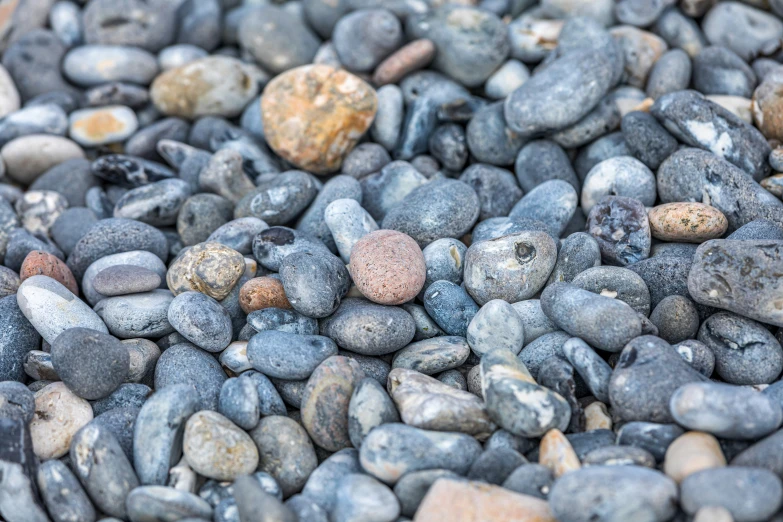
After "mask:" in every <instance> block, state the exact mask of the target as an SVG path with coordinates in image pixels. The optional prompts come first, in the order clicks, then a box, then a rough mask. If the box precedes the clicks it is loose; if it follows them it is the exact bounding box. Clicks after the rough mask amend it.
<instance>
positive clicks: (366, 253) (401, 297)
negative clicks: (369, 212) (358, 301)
mask: <svg viewBox="0 0 783 522" xmlns="http://www.w3.org/2000/svg"><path fill="white" fill-rule="evenodd" d="M349 271H350V273H351V278H353V281H354V283H355V284H356V287H357V288H358V289H359V291H360V292H361V293H362V294H363V295H364V296H365V297H366V298H367V299H369V300H370V301H373V302H376V303H380V304H385V305H398V304H402V303H405V302H407V301H410V300H411V299H413V298H415V297H416V296H417V295H418V293H419V292H420V291H421V289H422V287H423V286H424V280H425V279H426V277H427V266H426V264H425V263H424V254H422V252H421V248H419V245H418V244H417V243H416V241H415V240H414V239H413V238H412V237H410V236H408V235H407V234H403V233H402V232H397V231H395V230H376V231H375V232H370V233H369V234H367V235H366V236H364V237H363V238H361V239H360V240H359V241H357V242H356V244H355V245H354V246H353V250H351V264H350V266H349Z"/></svg>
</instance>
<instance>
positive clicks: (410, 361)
mask: <svg viewBox="0 0 783 522" xmlns="http://www.w3.org/2000/svg"><path fill="white" fill-rule="evenodd" d="M469 356H470V346H469V345H468V343H467V342H466V341H465V339H464V338H463V337H459V336H455V335H453V336H448V335H447V336H441V337H433V338H432V339H425V340H423V341H418V342H415V343H411V344H409V345H408V346H406V347H405V348H403V349H402V350H400V351H398V352H397V353H396V354H394V359H393V360H392V367H393V368H406V369H409V370H416V371H417V372H420V373H423V374H425V375H433V374H436V373H440V372H443V371H446V370H450V369H452V368H459V367H460V366H462V364H463V363H464V362H465V361H466V360H467V359H468V357H469Z"/></svg>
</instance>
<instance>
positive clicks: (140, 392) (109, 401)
mask: <svg viewBox="0 0 783 522" xmlns="http://www.w3.org/2000/svg"><path fill="white" fill-rule="evenodd" d="M151 394H152V390H151V389H150V387H149V386H147V385H146V384H138V383H125V384H120V386H119V387H118V388H117V389H116V390H114V391H113V392H112V393H111V394H109V395H108V396H107V397H104V398H103V399H98V400H97V401H93V402H92V403H91V405H92V412H93V414H94V415H95V416H98V415H100V414H102V413H105V412H107V411H109V410H113V409H116V408H134V409H138V408H141V406H142V405H143V404H144V403H145V402H146V401H147V399H148V398H149V396H150V395H151Z"/></svg>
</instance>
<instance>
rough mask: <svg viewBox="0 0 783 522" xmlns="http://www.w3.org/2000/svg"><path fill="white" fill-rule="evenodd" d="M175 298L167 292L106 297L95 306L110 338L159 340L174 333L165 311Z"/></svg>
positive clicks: (159, 291) (155, 291) (154, 291)
mask: <svg viewBox="0 0 783 522" xmlns="http://www.w3.org/2000/svg"><path fill="white" fill-rule="evenodd" d="M173 300H174V296H173V295H172V294H171V292H169V291H168V290H160V289H158V290H153V291H152V292H144V293H141V294H131V295H121V296H116V297H108V298H106V299H103V300H101V301H99V302H98V303H96V304H95V308H94V310H95V312H96V313H97V314H98V315H99V316H100V318H101V319H103V321H104V323H105V324H106V326H107V327H108V328H109V331H110V332H111V333H112V335H115V336H117V337H119V338H121V339H133V338H134V337H152V338H155V337H159V336H163V335H168V334H170V333H172V332H174V331H175V330H174V327H173V326H172V325H171V323H170V322H169V319H168V309H169V306H170V305H171V302H172V301H173Z"/></svg>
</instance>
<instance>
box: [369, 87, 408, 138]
mask: <svg viewBox="0 0 783 522" xmlns="http://www.w3.org/2000/svg"><path fill="white" fill-rule="evenodd" d="M376 94H377V96H378V110H377V112H376V115H375V120H374V121H373V123H372V126H371V127H370V136H372V139H373V140H374V141H375V142H377V143H380V144H381V145H383V147H384V148H385V149H386V150H388V151H391V150H392V149H394V147H395V145H396V144H397V139H398V137H399V135H400V128H401V126H402V120H403V117H404V111H403V110H402V108H403V95H402V91H401V90H400V88H399V87H398V86H396V85H384V86H383V87H381V88H380V89H378V91H377V92H376Z"/></svg>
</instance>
